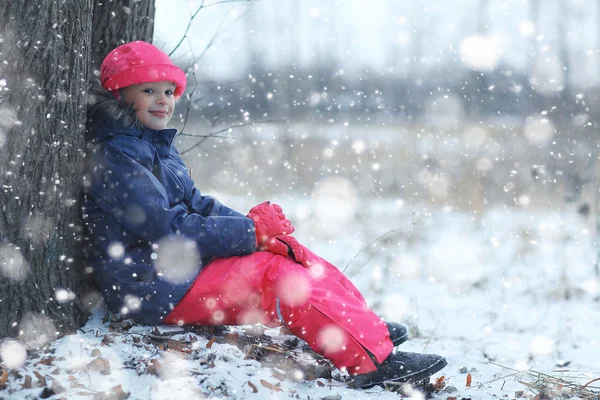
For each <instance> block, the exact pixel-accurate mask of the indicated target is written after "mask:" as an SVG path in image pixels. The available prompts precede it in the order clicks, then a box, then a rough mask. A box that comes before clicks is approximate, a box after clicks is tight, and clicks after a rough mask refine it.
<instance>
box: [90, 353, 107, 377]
mask: <svg viewBox="0 0 600 400" xmlns="http://www.w3.org/2000/svg"><path fill="white" fill-rule="evenodd" d="M85 367H86V369H87V370H88V371H96V372H99V373H100V374H102V375H109V374H110V362H109V361H108V360H107V359H106V358H102V357H98V358H95V359H94V360H92V361H90V362H89V363H88V364H87V365H86V366H85Z"/></svg>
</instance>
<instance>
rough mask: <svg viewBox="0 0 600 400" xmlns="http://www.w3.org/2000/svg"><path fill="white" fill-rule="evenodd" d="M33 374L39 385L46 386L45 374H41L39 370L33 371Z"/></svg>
mask: <svg viewBox="0 0 600 400" xmlns="http://www.w3.org/2000/svg"><path fill="white" fill-rule="evenodd" d="M33 374H34V375H35V377H36V378H37V379H38V383H37V385H36V386H37V387H44V386H46V378H45V377H44V375H42V374H40V373H39V372H37V371H33Z"/></svg>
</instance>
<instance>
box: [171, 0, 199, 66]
mask: <svg viewBox="0 0 600 400" xmlns="http://www.w3.org/2000/svg"><path fill="white" fill-rule="evenodd" d="M202 8H204V0H202V3H200V6H199V7H198V9H197V10H196V12H194V13H193V14H192V16H191V17H190V20H189V21H188V25H187V27H186V28H185V32H184V33H183V36H182V37H181V39H180V40H179V43H177V45H176V46H175V48H174V49H173V50H171V52H170V53H169V57H171V56H172V55H173V53H175V51H176V50H177V49H178V48H179V46H181V43H183V41H184V40H185V38H187V34H188V32H189V31H190V28H191V27H192V22H193V21H194V18H196V15H198V13H199V12H200V10H202Z"/></svg>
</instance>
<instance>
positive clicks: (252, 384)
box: [248, 381, 258, 393]
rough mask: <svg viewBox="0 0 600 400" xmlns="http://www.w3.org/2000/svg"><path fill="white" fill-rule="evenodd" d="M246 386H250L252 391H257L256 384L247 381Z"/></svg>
mask: <svg viewBox="0 0 600 400" xmlns="http://www.w3.org/2000/svg"><path fill="white" fill-rule="evenodd" d="M248 386H250V387H251V388H252V393H258V388H257V387H256V385H255V384H254V383H252V382H250V381H248Z"/></svg>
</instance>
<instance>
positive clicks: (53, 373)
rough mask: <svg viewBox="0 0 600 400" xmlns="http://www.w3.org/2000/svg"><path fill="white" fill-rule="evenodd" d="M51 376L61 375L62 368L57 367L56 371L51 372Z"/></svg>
mask: <svg viewBox="0 0 600 400" xmlns="http://www.w3.org/2000/svg"><path fill="white" fill-rule="evenodd" d="M50 374H51V375H58V374H60V368H58V367H56V368H54V370H52V372H50Z"/></svg>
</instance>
